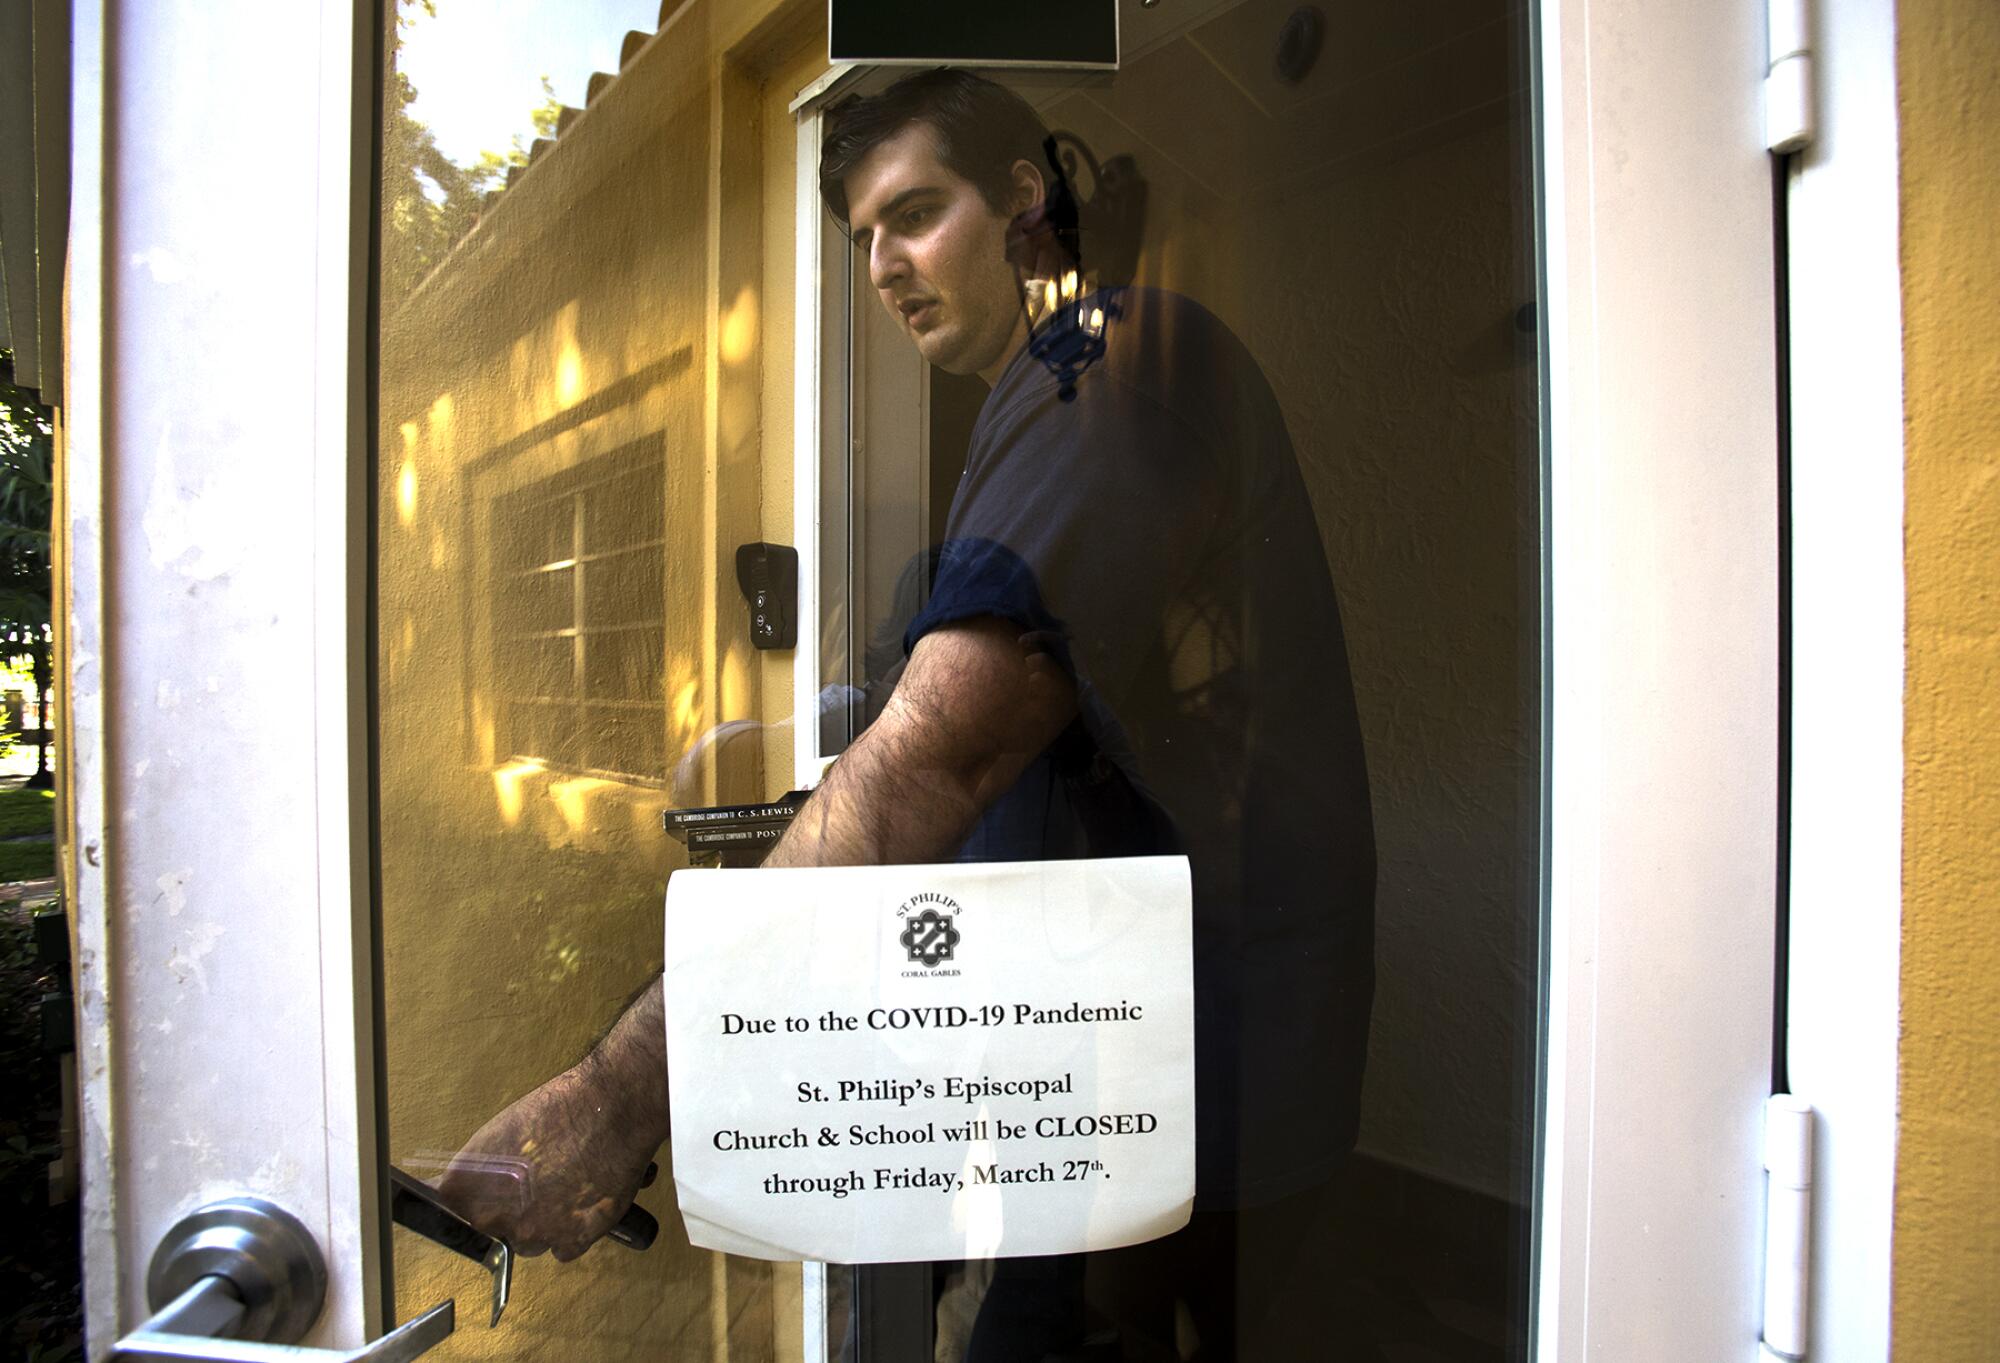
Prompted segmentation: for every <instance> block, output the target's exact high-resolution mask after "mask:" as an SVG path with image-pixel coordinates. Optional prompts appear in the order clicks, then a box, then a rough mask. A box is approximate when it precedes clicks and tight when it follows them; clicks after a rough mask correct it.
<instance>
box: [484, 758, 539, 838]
mask: <svg viewBox="0 0 2000 1363" xmlns="http://www.w3.org/2000/svg"><path fill="white" fill-rule="evenodd" d="M541 770H542V764H541V763H540V762H537V761H536V760H535V759H534V758H532V757H524V758H522V759H520V760H519V761H518V762H509V763H508V764H507V765H506V766H504V767H496V768H494V771H493V795H494V798H495V799H497V800H498V801H499V803H500V821H501V822H502V823H504V824H506V825H507V826H508V827H509V828H512V827H513V826H514V825H515V824H517V823H519V822H521V801H522V798H523V793H522V790H521V783H522V782H523V781H525V780H527V778H528V777H530V776H533V775H534V774H535V773H536V772H539V771H541Z"/></svg>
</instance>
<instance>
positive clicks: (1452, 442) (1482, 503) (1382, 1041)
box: [1246, 122, 1540, 1199]
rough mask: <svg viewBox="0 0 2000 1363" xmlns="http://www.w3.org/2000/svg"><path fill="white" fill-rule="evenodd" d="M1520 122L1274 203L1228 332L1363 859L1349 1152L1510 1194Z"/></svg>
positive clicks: (1533, 662) (1521, 537)
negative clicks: (1303, 484) (1291, 562)
mask: <svg viewBox="0 0 2000 1363" xmlns="http://www.w3.org/2000/svg"><path fill="white" fill-rule="evenodd" d="M1516 136H1517V130H1516V129H1515V128H1514V127H1512V126H1510V125H1508V124H1507V123H1504V122H1495V123H1492V124H1489V125H1488V126H1487V127H1485V128H1483V129H1480V130H1478V131H1475V132H1472V133H1469V134H1466V135H1462V136H1458V137H1455V138H1453V139H1451V140H1449V141H1446V142H1443V143H1442V144H1439V145H1434V146H1429V147H1425V148H1422V149H1420V150H1416V151H1414V152H1412V153H1411V154H1408V155H1404V156H1399V157H1397V158H1395V159H1392V160H1388V161H1385V162H1383V163H1381V164H1378V165H1376V166H1373V167H1370V168H1368V169H1366V170H1363V171H1361V172H1360V173H1358V174H1354V175H1352V176H1348V177H1343V178H1340V179H1336V180H1332V181H1329V182H1327V183H1324V184H1322V185H1320V186H1317V187H1301V188H1300V189H1298V190H1297V191H1295V192H1291V193H1287V194H1284V195H1281V196H1274V197H1273V198H1271V199H1270V200H1268V201H1266V202H1264V203H1261V204H1260V205H1259V207H1260V208H1261V209H1262V210H1263V211H1262V212H1261V213H1260V214H1258V216H1257V219H1256V220H1257V221H1259V222H1261V223H1264V224H1268V226H1267V227H1266V229H1265V231H1266V233H1267V235H1266V244H1265V248H1264V249H1263V250H1261V251H1256V252H1250V253H1247V256H1246V258H1247V259H1248V260H1249V261H1250V262H1251V263H1252V264H1253V265H1255V266H1260V267H1261V268H1262V270H1263V271H1264V273H1263V274H1262V276H1261V277H1257V278H1253V280H1252V281H1251V284H1250V287H1249V290H1248V296H1249V297H1250V298H1251V299H1253V300H1255V303H1254V306H1253V307H1252V308H1251V309H1250V316H1249V328H1248V331H1247V332H1246V336H1247V338H1248V340H1249V342H1250V345H1251V348H1252V350H1253V351H1254V352H1255V353H1256V354H1257V355H1258V357H1259V358H1260V360H1261V361H1262V362H1263V364H1264V366H1265V369H1266V371H1267V373H1268V374H1269V376H1270V378H1271V382H1272V386H1273V387H1274V388H1275V389H1276V391H1277V393H1278V396H1279V399H1280V401H1281V402H1282V403H1283V404H1284V409H1285V416H1286V421H1287V422H1288V424H1289V425H1290V428H1291V433H1292V439H1293V442H1294V444H1295V446H1296V447H1297V450H1298V453H1299V460H1300V464H1301V467H1302V469H1303V470H1304V472H1305V475H1306V481H1307V486H1308V489H1309V490H1310V492H1311V494H1312V497H1313V504H1314V509H1315V511H1316V512H1317V513H1318V516H1319V522H1320V529H1321V533H1322V535H1323V537H1324V538H1325V541H1326V548H1327V556H1328V560H1329V562H1330V563H1331V564H1332V567H1333V573H1334V582H1335V584H1336V586H1337V588H1338V590H1339V592H1340V601H1341V611H1342V616H1343V622H1344V624H1345V626H1346V630H1347V645H1348V653H1349V657H1350V660H1351V663H1352V666H1353V669H1354V682H1355V692H1356V700H1357V703H1358V706H1359V709H1360V713H1361V724H1362V732H1363V737H1364V740H1365V742H1366V745H1367V751H1368V766H1369V787H1370V790H1371V792H1372V794H1373V798H1374V805H1375V831H1376V841H1377V849H1378V859H1379V871H1378V880H1377V889H1376V968H1377V983H1376V995H1375V1010H1374V1017H1373V1021H1372V1024H1371V1028H1370V1037H1369V1060H1368V1065H1369V1068H1368V1076H1367V1081H1366V1085H1365V1088H1364V1091H1363V1105H1362V1132H1361V1140H1360V1148H1361V1149H1363V1150H1364V1151H1366V1152H1368V1153H1371V1154H1375V1155H1378V1156H1381V1157H1383V1158H1386V1159H1390V1160H1393V1161H1395V1162H1397V1163H1400V1164H1404V1165H1408V1166H1411V1167H1413V1168H1416V1169H1418V1170H1420V1171H1422V1172H1425V1173H1429V1174H1432V1175H1435V1176H1438V1177H1442V1178H1445V1179H1447V1180H1449V1181H1452V1182H1456V1183H1461V1184H1465V1185H1468V1186H1471V1187H1473V1188H1477V1189H1479V1190H1481V1191H1484V1192H1488V1193H1492V1194H1494V1195H1496V1196H1500V1197H1507V1198H1514V1199H1518V1198H1519V1197H1520V1196H1521V1193H1522V1179H1523V1177H1524V1175H1525V1163H1524V1162H1525V1159H1526V1155H1527V1151H1528V1148H1529V1147H1528V1141H1529V1136H1530V1130H1529V1127H1528V1120H1527V1119H1528V1116H1529V1114H1530V1113H1531V1111H1532V1108H1531V1106H1530V1104H1531V1102H1532V1092H1531V1086H1532V1084H1533V1082H1534V1071H1533V1068H1532V1057H1533V1053H1534V1044H1535V1024H1536V1018H1535V1001H1536V996H1537V985H1536V970H1537V967H1536V961H1537V940H1538V931H1539V921H1540V900H1539V894H1538V891H1537V883H1536V865H1537V846H1538V838H1539V828H1538V819H1539V805H1538V801H1537V798H1536V789H1537V786H1536V781H1537V770H1538V767H1537V761H1538V755H1537V740H1536V733H1537V725H1538V718H1537V716H1538V708H1537V707H1538V700H1539V693H1538V687H1539V679H1538V675H1537V658H1538V652H1539V647H1540V636H1539V629H1538V610H1537V599H1538V598H1537V593H1538V590H1539V589H1538V583H1537V576H1536V570H1537V568H1538V563H1539V540H1538V537H1539V530H1538V517H1537V506H1538V503H1537V496H1538V486H1537V485H1538V478H1537V469H1538V466H1539V462H1540V458H1539V444H1538V438H1537V425H1536V421H1537V417H1536V401H1535V367H1534V344H1533V335H1532V331H1531V330H1526V331H1524V330H1523V322H1524V320H1525V319H1523V318H1522V317H1521V309H1522V307H1523V305H1524V304H1528V303H1529V301H1530V300H1531V298H1532V296H1533V295H1532V292H1531V291H1530V284H1529V282H1528V280H1527V278H1526V276H1525V271H1526V266H1527V261H1526V259H1525V239H1524V237H1523V235H1522V230H1521V228H1522V222H1521V214H1520V203H1521V198H1522V193H1523V186H1522V184H1521V181H1520V178H1519V177H1520V169H1519V164H1518V160H1517V155H1518V150H1519V149H1518V147H1517V146H1516V145H1515V141H1514V139H1515V137H1516Z"/></svg>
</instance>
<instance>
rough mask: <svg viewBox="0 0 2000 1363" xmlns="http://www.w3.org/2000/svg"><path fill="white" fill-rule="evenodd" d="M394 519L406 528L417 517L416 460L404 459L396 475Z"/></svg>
mask: <svg viewBox="0 0 2000 1363" xmlns="http://www.w3.org/2000/svg"><path fill="white" fill-rule="evenodd" d="M396 519H397V520H398V521H399V522H401V523H402V525H403V528H404V529H406V530H407V529H408V528H409V527H410V526H411V525H412V524H413V523H414V522H415V521H416V519H417V461H416V460H414V459H405V460H404V461H403V468H402V471H401V472H400V473H398V474H397V475H396Z"/></svg>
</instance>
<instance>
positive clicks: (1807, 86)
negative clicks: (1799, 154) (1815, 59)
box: [1764, 0, 1813, 153]
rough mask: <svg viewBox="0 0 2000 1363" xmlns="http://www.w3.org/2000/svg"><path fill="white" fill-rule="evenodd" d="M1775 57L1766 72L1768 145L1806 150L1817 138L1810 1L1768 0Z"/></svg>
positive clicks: (1781, 149)
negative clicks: (1814, 128) (1815, 130)
mask: <svg viewBox="0 0 2000 1363" xmlns="http://www.w3.org/2000/svg"><path fill="white" fill-rule="evenodd" d="M1764 7H1765V8H1764V15H1765V21H1766V25H1767V27H1768V28H1769V31H1770V41H1771V48H1770V52H1771V58H1770V65H1769V67H1768V68H1767V69H1766V71H1765V74H1764V145H1766V146H1767V147H1769V148H1770V149H1771V150H1772V151H1774V152H1779V153H1784V152H1793V151H1804V150H1805V149H1806V148H1807V147H1809V146H1811V145H1812V141H1813V82H1812V37H1811V35H1812V17H1811V14H1810V13H1809V11H1808V9H1807V0H1764Z"/></svg>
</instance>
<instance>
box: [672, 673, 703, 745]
mask: <svg viewBox="0 0 2000 1363" xmlns="http://www.w3.org/2000/svg"><path fill="white" fill-rule="evenodd" d="M700 692H701V688H700V687H699V686H697V685H696V684H695V683H694V682H686V683H684V684H683V685H682V686H681V688H680V690H679V691H677V692H675V693H674V724H675V725H676V726H677V727H678V729H679V731H680V732H681V733H683V734H691V733H693V732H694V725H695V720H696V718H697V717H698V715H699V711H698V708H697V706H696V704H695V697H696V696H698V695H699V694H700Z"/></svg>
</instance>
